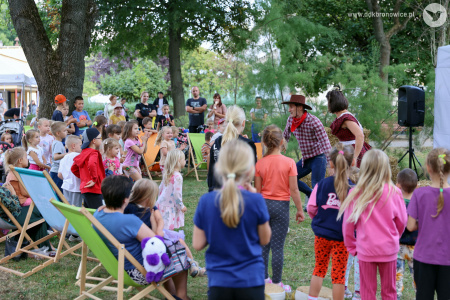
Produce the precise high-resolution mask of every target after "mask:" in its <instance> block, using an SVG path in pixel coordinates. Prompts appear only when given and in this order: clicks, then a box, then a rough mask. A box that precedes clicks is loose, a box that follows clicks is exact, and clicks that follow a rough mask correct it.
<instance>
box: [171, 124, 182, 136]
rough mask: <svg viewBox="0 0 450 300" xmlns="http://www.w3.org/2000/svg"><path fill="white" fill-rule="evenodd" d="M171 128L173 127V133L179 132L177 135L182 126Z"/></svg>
mask: <svg viewBox="0 0 450 300" xmlns="http://www.w3.org/2000/svg"><path fill="white" fill-rule="evenodd" d="M170 128H172V133H173V134H175V132H178V133H177V135H178V134H179V133H180V128H178V127H177V126H170Z"/></svg>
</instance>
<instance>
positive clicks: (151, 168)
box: [143, 134, 161, 179]
mask: <svg viewBox="0 0 450 300" xmlns="http://www.w3.org/2000/svg"><path fill="white" fill-rule="evenodd" d="M156 136H157V134H152V135H151V136H150V137H149V138H148V140H147V151H146V152H145V153H144V159H143V160H144V166H145V169H146V170H147V173H148V177H149V178H150V179H153V178H152V174H151V172H158V171H159V172H160V171H161V169H160V168H159V162H155V160H156V156H157V155H158V152H159V146H155V141H156Z"/></svg>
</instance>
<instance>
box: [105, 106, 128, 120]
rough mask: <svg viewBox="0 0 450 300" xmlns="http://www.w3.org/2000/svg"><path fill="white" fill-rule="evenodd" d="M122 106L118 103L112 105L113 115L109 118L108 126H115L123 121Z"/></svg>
mask: <svg viewBox="0 0 450 300" xmlns="http://www.w3.org/2000/svg"><path fill="white" fill-rule="evenodd" d="M122 108H123V107H122V104H120V103H116V105H114V113H113V114H112V115H111V116H109V122H108V124H109V125H111V124H114V125H115V124H117V123H119V122H120V121H125V116H124V115H123V114H122V110H123V109H122Z"/></svg>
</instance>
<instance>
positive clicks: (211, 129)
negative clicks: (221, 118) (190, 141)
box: [205, 120, 215, 134]
mask: <svg viewBox="0 0 450 300" xmlns="http://www.w3.org/2000/svg"><path fill="white" fill-rule="evenodd" d="M206 125H207V127H206V129H205V133H207V132H212V133H213V134H214V132H215V130H214V121H213V120H208V122H207V123H206Z"/></svg>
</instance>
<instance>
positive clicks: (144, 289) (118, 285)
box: [51, 199, 175, 300]
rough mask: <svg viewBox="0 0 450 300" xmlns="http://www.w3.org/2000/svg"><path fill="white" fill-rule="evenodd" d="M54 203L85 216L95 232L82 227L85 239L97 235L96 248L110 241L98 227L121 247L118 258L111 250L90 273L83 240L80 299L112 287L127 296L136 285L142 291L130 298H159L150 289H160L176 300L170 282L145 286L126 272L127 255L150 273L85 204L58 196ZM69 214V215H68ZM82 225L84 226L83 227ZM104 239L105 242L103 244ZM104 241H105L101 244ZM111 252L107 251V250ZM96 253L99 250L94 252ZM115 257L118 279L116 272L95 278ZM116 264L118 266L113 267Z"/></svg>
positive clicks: (172, 299) (144, 272) (138, 268)
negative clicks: (70, 202) (167, 286)
mask: <svg viewBox="0 0 450 300" xmlns="http://www.w3.org/2000/svg"><path fill="white" fill-rule="evenodd" d="M51 203H52V204H53V205H54V206H55V207H56V208H57V209H58V210H59V211H60V212H61V213H62V214H63V215H65V216H66V217H67V218H68V219H70V218H71V216H70V215H69V214H67V213H68V210H73V212H72V213H76V214H79V215H83V216H84V217H85V218H86V219H87V220H88V221H89V222H90V224H91V228H92V230H91V232H90V233H89V232H88V231H86V230H79V231H80V233H81V235H80V236H81V237H82V238H83V235H88V234H95V235H96V236H97V237H98V238H97V240H98V241H96V247H98V246H99V245H100V246H101V247H106V248H107V246H106V244H105V243H104V242H103V241H102V240H101V237H100V236H99V235H98V233H97V232H95V230H94V228H93V227H92V225H93V226H95V228H97V230H98V231H100V232H101V233H102V234H103V236H104V237H105V238H106V239H108V241H109V242H110V243H111V244H112V245H113V246H114V247H116V248H117V251H118V258H117V259H115V258H114V256H113V255H112V253H111V252H109V253H107V254H106V255H105V252H103V253H102V255H100V257H99V260H100V264H99V265H97V266H96V267H94V268H93V269H92V270H91V271H89V272H87V270H86V267H87V252H88V245H87V244H86V243H85V242H84V241H83V246H82V258H81V277H80V280H79V281H77V283H76V284H77V285H79V286H80V296H79V297H78V298H76V299H77V300H81V299H86V298H92V299H99V298H97V297H96V296H94V295H93V294H94V293H96V292H98V291H100V290H102V289H103V290H109V291H115V292H117V299H123V293H124V292H128V291H130V289H132V287H135V288H137V289H138V290H139V293H137V294H136V295H135V296H134V297H132V298H130V299H132V300H135V299H141V298H143V297H147V298H150V299H157V298H155V297H152V296H150V295H148V294H149V293H150V292H152V291H154V290H158V291H159V292H160V293H161V294H162V295H163V296H165V297H166V298H167V299H170V300H175V299H174V297H173V296H172V295H171V294H170V293H169V292H168V291H167V290H166V289H165V288H164V286H163V283H164V282H166V281H167V279H166V280H163V281H161V282H158V283H155V282H152V283H151V284H149V285H148V286H141V285H138V284H137V283H135V282H133V281H132V279H131V278H130V277H129V276H128V274H126V273H125V258H126V259H128V260H129V261H130V262H131V263H132V264H133V265H134V266H135V267H136V269H137V270H139V272H141V273H142V274H143V275H144V276H145V274H147V272H146V271H145V269H144V267H143V266H142V265H141V264H140V263H139V262H138V261H137V260H136V259H135V258H134V257H133V256H132V255H131V254H130V253H129V252H128V251H127V250H126V249H125V246H124V244H120V243H119V241H117V239H116V238H115V237H114V236H113V235H112V234H111V233H110V232H109V231H108V230H107V229H106V228H105V227H104V226H103V225H102V224H101V223H100V222H99V221H97V219H96V218H95V217H94V216H93V215H92V214H91V213H90V212H89V211H88V210H87V209H86V208H84V207H81V208H79V207H71V206H68V205H66V204H63V203H61V202H58V201H56V200H54V199H52V200H51ZM66 214H67V215H66ZM71 222H72V224H74V226H75V227H78V226H79V224H77V222H76V220H71ZM80 228H81V227H80ZM83 240H86V241H90V239H88V238H84V239H83ZM102 242H103V243H102ZM101 243H102V244H101ZM106 251H107V250H106ZM94 254H95V253H94ZM107 256H109V257H111V256H112V257H113V258H114V263H115V262H116V261H117V278H114V276H113V275H112V274H110V275H111V276H109V277H108V278H99V277H93V276H92V275H93V274H94V273H95V272H96V271H97V270H99V269H100V268H102V262H106V261H104V260H105V259H107V258H106V257H107ZM113 267H114V266H113ZM87 280H91V281H96V282H98V283H97V284H92V283H87ZM124 281H127V282H131V285H130V286H129V287H128V288H127V289H124V285H125V283H124ZM110 284H114V285H115V286H114V287H111V286H109V285H110ZM86 287H89V288H90V289H89V290H86Z"/></svg>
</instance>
